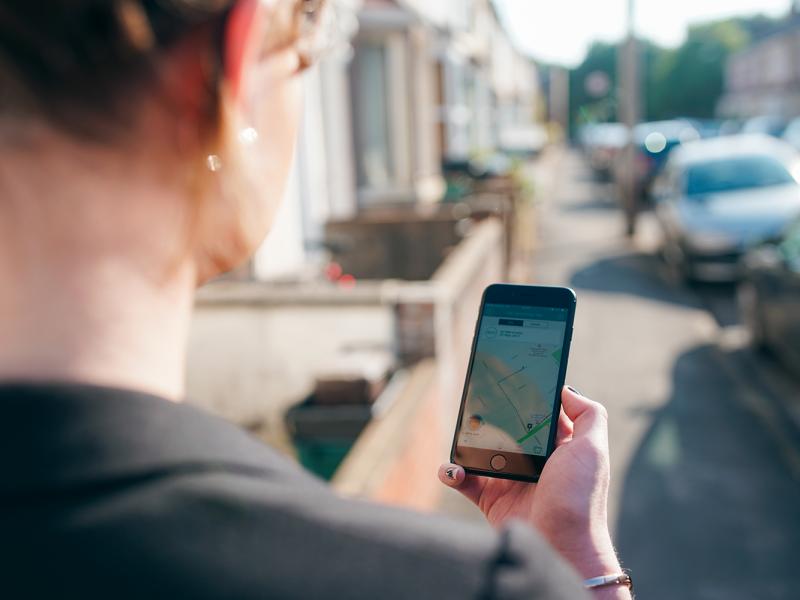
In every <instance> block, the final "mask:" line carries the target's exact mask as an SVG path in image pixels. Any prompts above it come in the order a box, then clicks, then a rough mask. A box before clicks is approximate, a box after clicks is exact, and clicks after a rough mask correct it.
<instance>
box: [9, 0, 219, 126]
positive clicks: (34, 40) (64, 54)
mask: <svg viewBox="0 0 800 600" xmlns="http://www.w3.org/2000/svg"><path fill="white" fill-rule="evenodd" d="M233 1H234V0H48V1H47V2H36V1H32V0H3V2H2V3H1V4H0V118H4V117H5V118H7V117H11V118H12V119H19V118H25V117H27V116H34V117H37V118H40V117H44V118H46V119H47V120H48V121H50V122H51V123H52V124H54V125H56V126H58V127H60V128H62V129H66V130H68V131H70V132H71V133H77V134H79V135H82V136H89V137H103V136H105V135H106V134H108V133H109V131H111V130H118V129H119V128H121V127H122V128H124V127H125V126H126V125H130V123H129V122H126V117H127V116H128V115H129V114H130V110H129V109H130V108H131V106H132V104H133V103H135V102H136V100H137V98H139V94H140V93H141V92H142V90H144V89H148V84H152V83H153V79H154V77H155V74H156V69H155V65H156V61H157V59H158V57H159V55H160V54H161V53H163V52H164V51H165V50H166V49H168V48H169V47H170V46H171V45H173V44H174V43H175V42H176V41H178V40H179V39H181V38H182V36H184V35H186V34H188V33H189V32H190V31H193V30H196V29H198V28H199V27H206V28H207V29H208V31H209V33H210V38H211V39H210V40H209V42H210V43H209V48H208V57H207V58H208V64H209V67H210V70H211V72H210V73H209V74H208V81H206V82H204V83H205V84H206V85H207V92H208V93H207V94H206V96H207V97H206V98H205V99H204V103H205V106H204V107H203V113H204V116H205V117H207V119H208V121H209V124H210V123H212V122H215V121H216V120H217V117H218V111H219V98H218V95H219V91H218V79H219V73H220V69H219V66H220V64H221V60H222V48H221V43H220V41H221V38H222V30H223V26H224V23H225V18H226V14H227V10H228V8H229V6H230V5H231V4H232V2H233ZM204 58H205V57H204Z"/></svg>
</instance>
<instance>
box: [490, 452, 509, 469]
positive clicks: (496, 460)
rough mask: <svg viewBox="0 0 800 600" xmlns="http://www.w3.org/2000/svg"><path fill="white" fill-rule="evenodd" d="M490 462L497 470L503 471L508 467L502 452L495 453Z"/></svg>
mask: <svg viewBox="0 0 800 600" xmlns="http://www.w3.org/2000/svg"><path fill="white" fill-rule="evenodd" d="M489 464H490V465H492V468H493V469H494V470H495V471H502V470H503V469H505V468H506V457H505V456H503V455H502V454H495V455H494V456H493V457H492V460H490V461H489Z"/></svg>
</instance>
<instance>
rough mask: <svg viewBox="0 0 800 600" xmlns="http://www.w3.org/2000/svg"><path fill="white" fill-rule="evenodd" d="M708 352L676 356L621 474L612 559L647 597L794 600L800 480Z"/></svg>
mask: <svg viewBox="0 0 800 600" xmlns="http://www.w3.org/2000/svg"><path fill="white" fill-rule="evenodd" d="M726 359H727V358H726V356H724V355H723V354H721V353H720V351H719V350H718V349H717V348H716V347H715V346H699V347H696V348H693V349H691V350H689V351H687V352H685V353H684V354H682V355H681V356H680V357H678V359H677V361H676V362H675V365H674V368H673V373H672V376H673V390H672V396H671V398H670V399H669V401H668V403H667V404H666V405H665V406H664V407H663V408H662V409H661V410H659V411H658V412H657V413H656V414H655V415H653V423H652V425H651V427H650V429H649V430H648V432H647V433H646V435H645V437H644V438H643V440H642V442H641V445H640V446H639V448H638V450H637V451H636V453H635V455H634V458H633V460H632V462H631V465H630V468H629V470H628V472H627V475H626V479H625V482H624V489H623V494H622V501H621V510H620V513H619V514H620V518H619V523H618V526H617V531H618V545H619V551H620V555H621V557H622V560H623V562H624V563H625V564H627V566H628V567H629V568H630V569H631V570H632V572H633V574H634V577H635V580H636V583H637V587H638V595H639V596H640V597H642V598H648V599H649V600H659V599H664V600H666V599H673V598H693V599H701V600H702V599H717V598H719V599H722V598H725V599H728V600H737V599H750V598H759V599H772V598H775V599H778V598H790V597H796V596H795V594H796V593H797V587H796V582H797V556H798V555H800V509H798V507H800V483H798V481H797V480H796V479H793V478H792V476H791V472H790V470H789V468H788V467H787V466H786V463H785V462H784V461H783V460H782V458H781V454H780V449H779V447H778V446H777V444H776V443H775V440H774V438H773V437H772V436H770V434H769V433H768V430H767V429H766V428H764V427H763V426H762V425H761V423H759V422H758V421H757V417H756V416H755V415H754V414H753V413H752V412H751V411H750V410H749V409H748V408H746V404H744V403H743V402H742V398H741V396H740V394H741V393H742V391H741V389H739V387H738V386H737V385H736V383H735V380H733V379H731V378H727V377H719V376H716V377H715V376H712V375H711V374H713V373H719V372H720V370H721V363H720V361H724V360H726Z"/></svg>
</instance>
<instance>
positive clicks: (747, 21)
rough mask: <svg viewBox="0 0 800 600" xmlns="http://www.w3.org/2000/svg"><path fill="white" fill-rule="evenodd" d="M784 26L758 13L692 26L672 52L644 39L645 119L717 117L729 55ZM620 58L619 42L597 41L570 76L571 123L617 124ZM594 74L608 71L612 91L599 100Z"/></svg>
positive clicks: (641, 42) (641, 45)
mask: <svg viewBox="0 0 800 600" xmlns="http://www.w3.org/2000/svg"><path fill="white" fill-rule="evenodd" d="M783 23H784V20H782V19H779V20H776V19H770V18H768V17H764V16H761V15H758V16H754V17H737V18H732V19H726V20H722V21H715V22H711V23H705V24H700V25H694V26H692V27H690V28H689V31H688V33H687V36H686V41H685V42H684V43H683V44H681V46H679V47H677V48H672V49H668V48H661V47H659V46H657V45H655V44H653V43H652V42H649V41H647V40H642V41H640V52H641V54H640V57H641V63H640V64H641V69H642V77H641V80H642V90H643V92H644V105H643V106H642V117H643V118H644V119H646V120H658V119H669V118H674V117H696V118H711V117H713V116H714V112H715V110H716V106H717V102H718V101H719V98H720V96H721V95H722V93H723V91H724V84H725V64H726V62H727V59H728V57H729V56H730V55H731V54H732V53H734V52H736V51H738V50H740V49H742V48H744V47H746V46H747V45H748V44H750V43H751V41H752V40H755V39H759V38H761V37H764V36H766V35H769V34H770V33H772V32H773V31H775V30H776V28H778V27H780V26H781V25H782V24H783ZM617 54H618V46H617V45H616V44H608V43H604V42H595V43H594V44H592V45H591V46H590V48H589V51H588V52H587V54H586V58H585V59H584V60H583V62H582V63H581V64H580V65H579V66H578V67H576V68H575V69H573V70H572V71H571V72H570V118H571V120H572V124H573V125H581V124H582V123H586V122H596V121H614V120H617V118H618V117H617V102H616V80H617ZM595 72H602V73H605V74H606V75H607V77H608V79H609V81H610V82H611V86H610V89H609V90H608V92H607V93H605V94H603V95H601V96H599V97H598V96H594V95H592V94H591V93H590V90H587V86H586V81H587V78H588V77H590V75H591V74H592V73H595ZM573 130H574V129H573Z"/></svg>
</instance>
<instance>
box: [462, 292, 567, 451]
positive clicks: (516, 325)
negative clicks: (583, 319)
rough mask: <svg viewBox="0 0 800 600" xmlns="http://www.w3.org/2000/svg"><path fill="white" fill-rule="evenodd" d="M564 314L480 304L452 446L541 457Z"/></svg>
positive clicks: (561, 345) (552, 417) (551, 309)
mask: <svg viewBox="0 0 800 600" xmlns="http://www.w3.org/2000/svg"><path fill="white" fill-rule="evenodd" d="M568 317H569V312H568V310H567V309H566V308H556V307H546V306H541V307H537V306H523V305H518V304H517V305H514V304H490V303H487V304H485V305H484V310H483V313H482V315H481V318H480V322H479V324H478V331H477V341H476V345H475V352H474V356H473V362H472V366H471V371H470V379H469V383H468V385H467V392H466V398H465V404H464V409H463V412H462V419H461V424H460V429H459V435H458V445H459V446H467V447H471V448H480V449H485V450H500V451H508V452H515V453H522V454H528V455H534V456H545V455H546V454H547V444H548V439H549V436H550V428H551V426H552V424H553V421H554V420H555V419H557V418H558V415H553V408H554V406H555V404H556V403H555V400H556V395H557V394H558V393H559V390H558V389H557V388H558V379H559V370H560V367H561V354H562V352H563V349H564V337H565V334H566V330H567V319H568Z"/></svg>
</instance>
